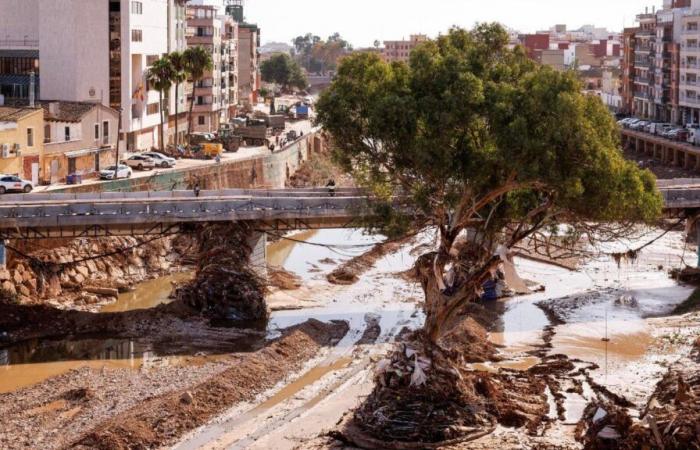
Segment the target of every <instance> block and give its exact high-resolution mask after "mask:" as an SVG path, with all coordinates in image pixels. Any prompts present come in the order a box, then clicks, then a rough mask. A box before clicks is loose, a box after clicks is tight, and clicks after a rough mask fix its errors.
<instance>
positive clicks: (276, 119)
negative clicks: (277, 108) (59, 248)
mask: <svg viewBox="0 0 700 450" xmlns="http://www.w3.org/2000/svg"><path fill="white" fill-rule="evenodd" d="M286 122H287V118H286V117H285V116H284V115H283V114H274V115H271V116H267V126H268V127H270V128H272V130H273V131H282V130H284V129H285V128H286V126H287V125H286Z"/></svg>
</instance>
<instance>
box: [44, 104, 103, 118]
mask: <svg viewBox="0 0 700 450" xmlns="http://www.w3.org/2000/svg"><path fill="white" fill-rule="evenodd" d="M39 104H40V105H41V107H42V108H44V120H48V121H53V122H80V121H81V120H82V118H83V116H85V114H87V113H89V112H90V111H92V109H93V108H95V107H98V106H100V105H99V104H98V103H90V102H67V101H48V100H42V101H40V102H39ZM52 104H55V105H57V106H58V108H56V110H54V111H53V113H52V112H51V107H50V105H52Z"/></svg>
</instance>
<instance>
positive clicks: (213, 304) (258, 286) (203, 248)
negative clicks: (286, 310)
mask: <svg viewBox="0 0 700 450" xmlns="http://www.w3.org/2000/svg"><path fill="white" fill-rule="evenodd" d="M252 231H253V230H252V229H251V228H250V225H248V224H246V223H243V222H238V223H225V224H207V225H204V226H202V227H200V228H199V229H198V231H197V242H199V256H198V258H197V261H198V262H197V268H196V274H195V278H194V280H193V281H191V282H189V283H187V284H185V285H183V286H181V287H179V288H178V289H177V291H176V293H175V298H176V300H177V301H179V302H181V303H183V304H185V305H188V306H190V307H192V308H194V309H196V310H198V311H202V312H205V313H206V314H209V315H213V316H217V317H222V318H226V319H230V320H240V321H244V320H253V321H256V320H267V317H268V310H267V305H266V304H265V298H264V290H265V288H264V281H263V280H262V279H261V278H260V277H259V275H258V274H256V273H255V272H254V271H253V270H252V269H251V268H250V265H249V257H250V254H251V251H252V249H251V248H250V247H249V246H248V245H247V244H246V242H247V241H248V238H249V236H250V233H251V232H252Z"/></svg>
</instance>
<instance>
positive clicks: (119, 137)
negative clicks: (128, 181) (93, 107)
mask: <svg viewBox="0 0 700 450" xmlns="http://www.w3.org/2000/svg"><path fill="white" fill-rule="evenodd" d="M123 111H124V108H122V107H119V124H118V125H117V151H116V153H115V161H114V179H115V180H116V179H117V177H118V176H119V145H120V144H121V142H122V112H123Z"/></svg>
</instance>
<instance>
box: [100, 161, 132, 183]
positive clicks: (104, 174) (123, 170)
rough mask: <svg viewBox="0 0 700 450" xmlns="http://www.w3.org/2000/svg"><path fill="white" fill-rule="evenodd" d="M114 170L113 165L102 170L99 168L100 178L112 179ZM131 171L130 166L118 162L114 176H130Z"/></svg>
mask: <svg viewBox="0 0 700 450" xmlns="http://www.w3.org/2000/svg"><path fill="white" fill-rule="evenodd" d="M115 170H116V167H115V166H110V167H107V168H106V169H104V170H100V178H102V179H103V180H114V178H115V177H114V174H115ZM132 173H133V172H132V170H131V167H129V166H125V165H124V164H119V170H116V175H117V177H116V178H117V179H119V178H131V174H132Z"/></svg>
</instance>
